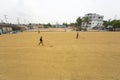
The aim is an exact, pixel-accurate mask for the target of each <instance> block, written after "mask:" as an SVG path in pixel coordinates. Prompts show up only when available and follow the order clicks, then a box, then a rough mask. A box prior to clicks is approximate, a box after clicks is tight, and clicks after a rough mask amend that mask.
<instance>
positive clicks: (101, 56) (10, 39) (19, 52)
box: [0, 32, 120, 80]
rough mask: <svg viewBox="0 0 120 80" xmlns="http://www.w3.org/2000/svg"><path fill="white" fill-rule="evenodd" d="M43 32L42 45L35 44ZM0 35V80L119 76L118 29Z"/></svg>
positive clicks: (79, 79)
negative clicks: (77, 36) (77, 33)
mask: <svg viewBox="0 0 120 80" xmlns="http://www.w3.org/2000/svg"><path fill="white" fill-rule="evenodd" d="M41 35H42V36H43V41H44V46H41V45H38V43H39V37H40V36H41ZM75 37H76V32H41V33H40V34H38V33H37V32H23V33H17V34H4V35H0V80H120V32H80V33H79V39H76V38H75Z"/></svg>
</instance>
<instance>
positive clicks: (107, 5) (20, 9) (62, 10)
mask: <svg viewBox="0 0 120 80" xmlns="http://www.w3.org/2000/svg"><path fill="white" fill-rule="evenodd" d="M87 13H97V14H100V15H103V16H104V19H105V20H107V19H120V0H0V20H3V21H5V18H4V15H7V16H6V17H7V20H8V22H11V23H17V18H19V20H20V22H21V23H28V22H33V23H49V22H50V23H56V22H58V23H62V22H67V23H70V22H75V20H76V18H77V17H79V16H84V15H85V14H87Z"/></svg>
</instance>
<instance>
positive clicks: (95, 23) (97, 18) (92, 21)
mask: <svg viewBox="0 0 120 80" xmlns="http://www.w3.org/2000/svg"><path fill="white" fill-rule="evenodd" d="M86 17H87V18H88V23H86V22H83V23H82V26H83V27H84V26H87V28H88V29H93V28H94V27H103V18H104V16H102V15H99V14H96V13H88V14H85V16H84V17H83V18H82V19H83V21H84V19H85V18H86Z"/></svg>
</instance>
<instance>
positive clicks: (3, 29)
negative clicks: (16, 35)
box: [0, 24, 12, 33]
mask: <svg viewBox="0 0 120 80" xmlns="http://www.w3.org/2000/svg"><path fill="white" fill-rule="evenodd" d="M0 30H1V31H0V32H1V33H9V32H11V31H12V27H11V26H10V25H8V24H0Z"/></svg>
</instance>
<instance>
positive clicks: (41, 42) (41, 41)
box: [39, 36, 43, 46]
mask: <svg viewBox="0 0 120 80" xmlns="http://www.w3.org/2000/svg"><path fill="white" fill-rule="evenodd" d="M40 44H42V46H43V39H42V36H41V37H40V42H39V45H40Z"/></svg>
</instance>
